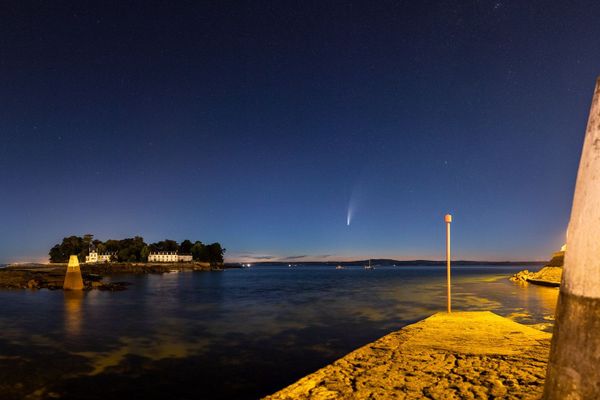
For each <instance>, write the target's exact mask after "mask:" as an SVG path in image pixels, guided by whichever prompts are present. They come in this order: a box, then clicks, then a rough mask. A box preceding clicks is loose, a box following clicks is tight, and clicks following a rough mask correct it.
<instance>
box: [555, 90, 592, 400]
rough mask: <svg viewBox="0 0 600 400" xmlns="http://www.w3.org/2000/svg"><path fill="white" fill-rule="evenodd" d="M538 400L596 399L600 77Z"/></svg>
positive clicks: (584, 147) (583, 156)
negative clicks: (542, 385) (544, 380)
mask: <svg viewBox="0 0 600 400" xmlns="http://www.w3.org/2000/svg"><path fill="white" fill-rule="evenodd" d="M544 399H600V78H599V79H598V80H597V81H596V88H595V91H594V97H593V100H592V107H591V110H590V116H589V119H588V124H587V130H586V133H585V141H584V144H583V150H582V153H581V160H580V162H579V171H578V173H577V183H576V186H575V195H574V197H573V208H572V210H571V220H570V222H569V228H568V231H567V248H566V252H565V263H564V271H563V277H562V283H561V288H560V295H559V297H558V305H557V306H556V325H555V326H554V334H553V337H552V348H551V350H550V360H549V362H548V371H547V375H546V384H545V387H544Z"/></svg>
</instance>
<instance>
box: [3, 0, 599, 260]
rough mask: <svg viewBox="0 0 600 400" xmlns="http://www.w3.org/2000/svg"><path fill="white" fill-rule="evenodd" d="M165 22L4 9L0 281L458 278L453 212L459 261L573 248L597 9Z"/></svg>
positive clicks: (366, 9) (166, 5) (370, 7)
mask: <svg viewBox="0 0 600 400" xmlns="http://www.w3.org/2000/svg"><path fill="white" fill-rule="evenodd" d="M124 3H128V4H127V5H125V4H124ZM150 3H151V2H147V1H143V2H122V1H118V2H114V3H112V4H111V2H109V1H103V2H98V4H100V5H98V4H97V5H91V3H88V2H83V1H81V2H73V4H67V3H64V2H49V1H40V2H32V3H30V2H25V1H19V2H10V1H6V2H2V4H0V135H1V139H2V140H0V183H1V187H0V191H1V192H0V221H1V222H0V262H12V261H28V260H30V261H37V260H41V259H46V258H47V252H48V249H49V248H50V247H51V246H52V245H53V244H55V243H57V242H59V241H60V240H61V239H62V238H63V237H64V236H68V235H71V234H76V235H83V234H85V233H93V234H95V235H96V237H97V238H98V239H101V240H106V239H108V238H124V237H131V236H134V235H141V236H143V237H144V238H145V239H146V241H147V242H152V241H157V240H161V239H164V238H171V239H175V240H178V241H181V240H183V239H185V238H189V239H192V240H197V239H198V240H202V241H203V242H213V241H219V242H221V243H222V244H223V246H224V247H226V248H227V254H226V255H227V259H228V260H229V261H234V260H242V259H243V260H247V261H256V260H274V259H285V260H298V261H299V260H308V259H331V260H333V259H352V258H366V257H394V258H398V259H415V258H435V259H443V257H444V246H445V243H444V234H445V230H444V229H445V228H444V222H443V215H444V214H445V213H446V212H450V213H452V214H453V215H454V223H453V225H452V226H453V235H454V236H453V246H454V257H455V258H456V259H488V260H526V259H530V260H534V259H538V260H539V259H548V258H549V257H550V256H551V253H552V252H553V251H556V250H558V247H559V246H560V245H562V243H563V242H564V234H565V230H566V227H567V223H568V218H569V213H570V208H571V200H572V196H573V189H574V183H575V178H576V172H577V166H578V162H579V156H580V151H581V146H582V142H583V135H584V130H585V124H586V122H587V114H588V111H589V105H590V101H591V95H592V91H593V87H594V83H595V79H596V76H597V75H598V74H600V23H599V16H600V3H598V2H596V1H589V2H585V1H573V2H551V1H483V0H482V1H462V2H452V1H397V2H373V1H367V2H364V3H359V2H326V1H316V2H288V1H277V2H275V1H274V2H271V3H268V2H259V1H247V2H236V3H235V4H234V2H221V1H215V2H213V3H212V4H211V3H208V2H207V3H201V2H194V1H189V2H174V1H165V2H155V3H153V5H152V6H150V5H149V4H150ZM349 214H351V220H350V225H348V224H347V221H348V218H349Z"/></svg>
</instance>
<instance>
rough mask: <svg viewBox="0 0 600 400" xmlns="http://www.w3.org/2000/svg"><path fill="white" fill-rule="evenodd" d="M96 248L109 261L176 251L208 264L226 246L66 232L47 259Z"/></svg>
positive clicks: (139, 259) (81, 256)
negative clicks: (149, 241) (99, 238)
mask: <svg viewBox="0 0 600 400" xmlns="http://www.w3.org/2000/svg"><path fill="white" fill-rule="evenodd" d="M90 249H92V250H94V249H95V250H96V251H97V252H98V253H99V254H106V253H109V254H111V261H115V262H145V261H148V255H149V254H150V253H151V252H157V251H176V252H178V253H179V254H191V255H192V258H193V260H194V261H200V262H208V263H210V264H211V265H218V264H222V263H223V255H224V254H225V249H224V248H222V247H221V244H220V243H218V242H217V243H212V244H204V243H202V242H201V241H199V240H197V241H195V242H192V241H191V240H187V239H186V240H184V241H182V242H181V243H177V242H176V241H175V240H169V239H166V240H161V241H160V242H156V243H150V244H147V243H146V242H144V238H143V237H141V236H135V237H133V238H127V239H121V240H115V239H109V240H107V241H105V242H103V241H101V240H98V239H94V235H89V234H88V235H83V237H80V236H69V237H66V238H64V239H63V240H62V243H60V244H56V245H55V246H54V247H52V249H50V252H49V253H48V254H49V255H50V262H57V263H58V262H67V261H68V260H69V256H70V255H72V254H77V256H78V258H79V261H80V262H83V261H85V256H87V255H88V254H89V250H90Z"/></svg>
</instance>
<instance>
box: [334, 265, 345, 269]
mask: <svg viewBox="0 0 600 400" xmlns="http://www.w3.org/2000/svg"><path fill="white" fill-rule="evenodd" d="M335 269H344V267H343V266H341V265H338V266H337V267H335Z"/></svg>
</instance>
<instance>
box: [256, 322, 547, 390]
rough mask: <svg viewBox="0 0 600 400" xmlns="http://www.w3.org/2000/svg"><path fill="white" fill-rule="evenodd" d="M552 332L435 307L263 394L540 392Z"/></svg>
mask: <svg viewBox="0 0 600 400" xmlns="http://www.w3.org/2000/svg"><path fill="white" fill-rule="evenodd" d="M551 336H552V335H551V334H550V333H546V332H542V331H539V330H536V329H533V328H530V327H528V326H525V325H521V324H519V323H516V322H514V321H511V320H509V319H506V318H503V317H501V316H499V315H496V314H494V313H491V312H488V311H483V312H454V313H452V314H447V313H438V314H434V315H433V316H431V317H429V318H427V319H424V320H423V321H420V322H417V323H415V324H412V325H409V326H407V327H405V328H403V329H401V330H399V331H396V332H393V333H391V334H389V335H386V336H384V337H382V338H381V339H379V340H377V341H375V342H373V343H370V344H368V345H366V346H364V347H361V348H359V349H357V350H355V351H353V352H352V353H350V354H348V355H346V356H345V357H343V358H341V359H339V360H337V361H335V362H334V363H333V364H330V365H328V366H326V367H324V368H321V369H320V370H318V371H316V372H314V373H312V374H310V375H308V376H306V377H304V378H302V379H300V380H299V381H297V382H296V383H293V384H292V385H290V386H288V387H287V388H285V389H283V390H281V391H279V392H277V393H275V394H273V395H271V396H267V397H266V399H269V400H281V399H315V400H316V399H319V400H320V399H422V398H430V399H489V398H506V399H539V398H540V397H541V395H542V392H543V386H544V377H545V374H546V364H547V361H548V353H549V349H550V340H551Z"/></svg>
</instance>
